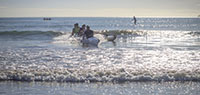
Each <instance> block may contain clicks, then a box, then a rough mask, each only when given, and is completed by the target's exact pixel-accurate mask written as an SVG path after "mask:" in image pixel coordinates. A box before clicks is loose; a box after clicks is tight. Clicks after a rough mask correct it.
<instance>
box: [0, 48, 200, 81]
mask: <svg viewBox="0 0 200 95" xmlns="http://www.w3.org/2000/svg"><path fill="white" fill-rule="evenodd" d="M30 51H31V50H29V49H23V50H17V51H15V52H10V51H9V52H10V53H9V52H8V51H6V52H1V55H4V56H1V66H0V71H1V72H0V80H17V81H57V82H134V81H200V76H199V74H200V66H199V61H200V59H199V58H200V54H199V53H196V52H195V51H190V52H187V51H184V52H182V51H173V50H171V49H165V50H163V51H149V50H142V51H138V50H133V49H89V50H86V51H85V50H79V49H70V50H56V51H55V50H45V51H44V50H43V49H41V50H40V49H38V51H35V52H30ZM19 54H20V55H19ZM9 55H10V57H7V58H6V57H5V56H9ZM27 55H29V56H27ZM12 60H13V61H12ZM14 60H15V61H14Z"/></svg>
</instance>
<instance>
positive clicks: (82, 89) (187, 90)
mask: <svg viewBox="0 0 200 95" xmlns="http://www.w3.org/2000/svg"><path fill="white" fill-rule="evenodd" d="M0 87H1V89H0V94H1V95H44V94H48V95H55V94H56V95H133V94H134V95H149V94H154V95H199V94H200V90H199V82H161V83H158V82H132V83H123V84H115V83H75V84H74V83H57V82H9V81H7V82H0Z"/></svg>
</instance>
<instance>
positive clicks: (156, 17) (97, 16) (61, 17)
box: [0, 16, 199, 18]
mask: <svg viewBox="0 0 200 95" xmlns="http://www.w3.org/2000/svg"><path fill="white" fill-rule="evenodd" d="M59 17H60V18H62V17H69V18H81V17H82V18H132V17H133V16H107V17H106V16H73V17H72V16H34V17H31V16H30V17H29V16H4V17H3V16H2V17H1V16H0V18H59ZM135 17H138V18H199V16H135Z"/></svg>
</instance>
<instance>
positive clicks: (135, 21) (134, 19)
mask: <svg viewBox="0 0 200 95" xmlns="http://www.w3.org/2000/svg"><path fill="white" fill-rule="evenodd" d="M133 21H134V24H135V25H136V23H137V20H136V18H135V16H133Z"/></svg>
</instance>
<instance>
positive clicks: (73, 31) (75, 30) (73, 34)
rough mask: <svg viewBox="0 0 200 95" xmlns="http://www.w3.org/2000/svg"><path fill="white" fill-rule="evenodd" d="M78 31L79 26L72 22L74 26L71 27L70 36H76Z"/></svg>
mask: <svg viewBox="0 0 200 95" xmlns="http://www.w3.org/2000/svg"><path fill="white" fill-rule="evenodd" d="M79 31H80V27H79V26H78V23H76V24H74V28H73V29H72V34H71V36H78V33H79Z"/></svg>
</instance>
